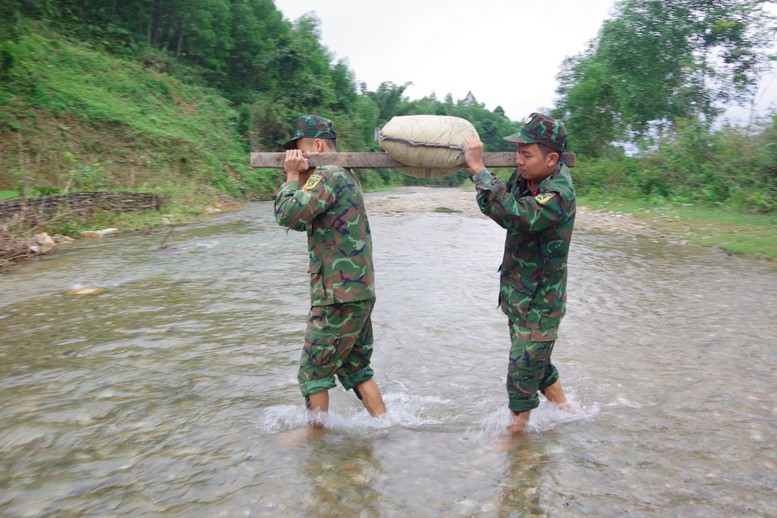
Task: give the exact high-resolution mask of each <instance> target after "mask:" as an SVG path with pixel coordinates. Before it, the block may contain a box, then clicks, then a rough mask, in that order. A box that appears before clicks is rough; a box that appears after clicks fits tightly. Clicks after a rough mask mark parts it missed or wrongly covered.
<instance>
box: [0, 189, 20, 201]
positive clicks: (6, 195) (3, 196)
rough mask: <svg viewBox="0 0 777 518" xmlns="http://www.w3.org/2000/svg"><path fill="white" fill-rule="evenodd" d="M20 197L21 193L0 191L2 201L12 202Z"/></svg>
mask: <svg viewBox="0 0 777 518" xmlns="http://www.w3.org/2000/svg"><path fill="white" fill-rule="evenodd" d="M18 196H19V191H0V200H12V199H14V198H17V197H18Z"/></svg>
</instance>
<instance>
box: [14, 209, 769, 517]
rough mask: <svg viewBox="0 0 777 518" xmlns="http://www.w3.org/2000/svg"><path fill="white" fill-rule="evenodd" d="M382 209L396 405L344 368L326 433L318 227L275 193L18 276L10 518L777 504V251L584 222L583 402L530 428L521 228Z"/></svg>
mask: <svg viewBox="0 0 777 518" xmlns="http://www.w3.org/2000/svg"><path fill="white" fill-rule="evenodd" d="M378 196H384V195H382V194H371V195H369V196H368V203H369V202H370V200H375V199H377V198H376V197H378ZM368 209H369V205H368ZM370 222H371V226H372V229H373V240H374V249H375V265H376V269H377V294H378V302H377V305H376V307H375V312H374V314H373V322H374V328H375V339H376V342H375V354H374V356H373V365H374V367H375V370H376V378H375V379H376V381H377V382H378V385H379V386H380V388H381V390H382V392H383V394H384V399H385V400H386V404H387V407H388V409H389V414H388V417H387V418H385V419H373V418H370V417H369V416H368V415H367V413H366V412H365V411H364V410H363V409H362V407H361V405H360V404H359V402H358V400H357V399H356V398H355V397H354V396H353V395H352V393H346V392H344V391H342V390H341V389H340V388H339V387H338V388H336V389H333V390H332V391H331V405H330V414H329V415H328V416H327V417H326V431H325V432H324V433H323V434H312V433H310V432H309V431H308V429H307V426H306V424H305V423H306V420H307V417H308V416H307V414H306V411H305V410H304V408H303V402H302V398H301V397H300V394H299V389H298V387H297V383H296V365H297V362H298V359H299V354H300V350H301V346H302V339H303V335H304V322H305V316H306V314H307V309H308V278H307V253H306V243H305V236H304V234H301V233H296V232H286V231H284V229H282V228H280V227H278V226H277V225H276V224H275V221H274V219H273V215H272V204H271V203H269V202H262V203H256V204H253V205H251V206H250V207H248V208H247V209H245V210H242V211H240V212H238V213H232V214H223V215H218V216H216V217H214V218H213V220H212V221H210V222H208V223H205V224H200V225H192V226H187V227H181V228H175V229H174V230H172V231H171V233H170V234H169V235H168V236H165V234H152V235H140V234H135V235H122V236H118V237H106V238H103V239H101V240H94V241H87V240H81V241H79V242H77V243H75V244H72V245H69V247H68V248H62V249H61V250H60V251H58V252H56V253H54V254H52V255H49V256H46V257H44V258H42V259H40V260H36V261H32V262H27V263H24V264H20V265H16V266H14V267H13V268H12V269H11V270H10V271H8V272H6V273H4V274H2V275H0V516H4V517H23V516H24V517H26V516H35V517H38V516H44V517H60V516H122V517H123V516H164V517H184V516H185V517H191V516H194V517H222V516H223V517H241V516H247V517H252V516H278V515H281V516H285V517H297V516H364V517H373V516H374V517H377V516H381V517H383V516H396V517H406V516H450V517H458V516H500V517H501V516H576V515H589V516H597V517H598V516H623V515H626V514H628V515H635V516H657V517H665V516H699V517H710V516H726V517H727V516H764V517H765V516H775V515H777V454H776V453H775V444H777V402H776V401H777V400H776V399H775V389H777V384H776V383H775V378H774V370H775V366H777V327H776V325H775V317H776V316H777V290H776V289H775V288H776V287H777V267H776V266H775V265H774V264H772V263H765V262H759V261H755V260H748V259H742V258H737V257H731V256H728V255H726V254H724V253H722V252H720V251H715V250H711V249H705V248H696V247H691V246H671V245H667V244H666V243H661V242H655V241H652V240H649V239H644V238H636V237H629V236H626V235H619V234H614V233H609V234H592V233H585V232H584V231H580V230H579V231H577V233H576V235H575V237H574V239H573V246H572V251H571V255H570V261H571V262H570V277H569V305H568V313H567V316H566V317H565V319H564V321H563V322H562V325H561V330H560V337H559V340H558V342H557V344H556V348H555V351H554V360H555V363H556V365H557V366H558V368H559V371H560V373H561V376H562V381H563V383H564V385H565V387H566V389H567V392H568V395H569V396H570V399H571V400H572V401H573V402H574V403H575V405H576V406H577V408H578V413H577V415H569V414H565V413H563V412H560V411H558V410H557V409H556V408H554V407H553V406H551V405H548V404H547V403H546V402H543V403H542V404H541V406H540V408H539V409H537V410H535V411H534V412H533V414H532V419H531V422H530V426H529V430H528V431H527V432H526V433H524V434H523V435H522V436H520V437H517V438H509V437H507V436H506V435H505V432H504V428H505V426H506V424H507V422H508V411H507V408H506V403H507V396H506V393H505V389H504V380H505V374H506V368H507V352H508V348H509V339H508V330H507V323H506V319H505V317H504V315H502V314H501V313H500V311H499V310H498V309H497V307H496V302H497V290H498V282H499V280H498V274H497V267H498V265H499V262H500V260H501V254H502V246H503V239H504V235H503V231H502V230H501V229H500V228H499V227H498V226H497V225H496V224H494V223H493V222H491V221H489V220H487V219H485V218H478V217H467V216H464V215H461V214H456V213H445V212H440V213H426V214H399V215H388V214H376V213H371V216H370ZM163 241H164V246H160V245H162V242H163ZM80 287H99V288H103V289H105V291H104V292H103V293H100V294H97V295H92V296H81V297H75V296H70V295H68V292H69V291H70V290H73V289H77V288H80Z"/></svg>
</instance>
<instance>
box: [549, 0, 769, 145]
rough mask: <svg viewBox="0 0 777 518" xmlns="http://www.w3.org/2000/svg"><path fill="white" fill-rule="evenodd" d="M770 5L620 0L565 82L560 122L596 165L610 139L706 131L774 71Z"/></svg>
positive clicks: (742, 0) (756, 0)
mask: <svg viewBox="0 0 777 518" xmlns="http://www.w3.org/2000/svg"><path fill="white" fill-rule="evenodd" d="M767 3H769V2H767V1H765V0H714V1H711V0H673V1H671V2H670V1H666V0H620V1H619V2H617V3H616V6H615V11H614V13H613V17H612V18H611V19H609V20H607V21H605V23H604V24H603V26H602V28H601V29H600V31H599V35H598V37H597V38H596V39H595V40H594V41H593V42H592V43H591V44H590V46H589V47H588V49H586V51H584V52H583V53H581V54H579V55H577V56H573V57H570V58H568V59H567V61H566V63H565V66H563V67H562V72H561V73H560V74H559V76H558V79H559V87H558V93H559V95H560V100H559V102H558V105H557V107H556V110H555V113H556V114H557V115H560V116H562V117H565V118H566V119H567V120H568V121H569V124H570V126H572V127H576V128H585V130H586V134H585V135H580V136H579V137H580V138H579V140H578V143H579V144H580V146H581V148H580V149H582V150H584V151H585V152H587V153H589V154H591V155H593V156H598V155H601V154H602V153H604V152H605V151H606V150H607V147H608V145H609V144H610V143H611V142H612V141H613V140H625V141H633V140H634V139H636V138H641V137H646V136H651V135H660V134H661V133H662V132H663V131H666V130H667V129H671V128H674V127H675V126H676V124H677V123H678V121H681V120H685V119H693V120H697V121H701V122H703V123H705V124H706V125H707V126H710V125H711V124H712V123H713V122H714V121H715V120H716V118H717V117H718V116H719V115H720V114H721V113H722V112H723V111H724V109H725V107H727V106H730V105H732V104H737V103H744V102H747V101H748V100H750V99H752V96H753V94H754V91H755V88H756V86H757V83H758V79H759V78H760V77H761V75H762V73H763V72H765V71H766V70H768V65H769V60H770V55H769V48H770V47H771V45H772V44H773V41H774V32H775V26H774V18H773V17H772V16H771V15H770V14H769V13H768V12H767V11H766V10H765V9H764V5H765V4H767Z"/></svg>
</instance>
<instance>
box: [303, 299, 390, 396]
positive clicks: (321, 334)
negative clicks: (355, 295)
mask: <svg viewBox="0 0 777 518" xmlns="http://www.w3.org/2000/svg"><path fill="white" fill-rule="evenodd" d="M374 306H375V299H370V300H363V301H359V302H347V303H342V304H332V305H329V306H313V307H312V308H310V313H308V324H307V330H306V332H305V347H304V348H303V350H302V357H301V358H300V367H299V373H298V375H297V380H298V381H299V386H300V390H301V391H302V395H303V396H304V397H308V396H310V395H311V394H315V393H317V392H321V391H323V390H327V389H330V388H332V387H334V386H335V376H337V377H338V378H339V380H340V383H341V384H342V386H343V388H344V389H346V390H350V389H352V388H354V387H356V386H358V385H361V384H362V383H364V382H365V381H367V380H369V379H371V378H372V375H373V370H372V368H371V367H370V358H371V357H372V319H371V315H372V308H373V307H374Z"/></svg>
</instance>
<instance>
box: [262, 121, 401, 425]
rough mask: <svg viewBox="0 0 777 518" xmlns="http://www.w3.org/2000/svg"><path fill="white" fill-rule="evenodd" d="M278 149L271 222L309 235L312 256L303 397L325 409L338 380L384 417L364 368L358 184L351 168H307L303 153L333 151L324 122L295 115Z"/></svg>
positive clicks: (367, 274)
mask: <svg viewBox="0 0 777 518" xmlns="http://www.w3.org/2000/svg"><path fill="white" fill-rule="evenodd" d="M283 148H284V149H286V150H287V151H286V157H285V162H284V168H285V169H286V182H285V183H284V184H283V185H281V187H280V189H279V190H278V194H277V197H276V199H275V219H276V221H277V222H278V223H279V224H280V225H282V226H284V227H288V228H290V229H293V230H298V231H305V232H307V235H308V253H309V256H310V299H311V309H310V313H309V314H308V320H307V329H306V333H305V346H304V349H303V351H302V357H301V359H300V368H299V373H298V381H299V383H300V389H301V391H302V395H303V397H305V401H306V403H307V407H308V408H309V409H310V410H313V411H319V412H326V411H327V410H328V409H329V392H328V391H329V389H330V388H332V387H334V386H335V376H337V377H338V378H339V380H340V383H341V384H342V385H343V387H344V388H345V389H346V390H350V389H353V390H354V392H355V393H356V395H357V396H358V397H359V399H361V401H362V403H363V404H364V406H365V408H366V409H367V410H368V411H369V412H370V414H372V415H380V414H384V413H385V412H386V408H385V405H384V403H383V398H382V396H381V394H380V391H379V390H378V386H377V385H376V384H375V381H374V380H373V379H372V377H373V370H372V368H371V367H370V358H371V356H372V341H373V337H372V321H371V315H372V309H373V306H374V305H375V274H374V270H373V264H372V238H371V236H370V224H369V221H368V220H367V214H366V212H365V209H364V195H363V193H362V189H361V186H360V185H359V181H358V180H357V179H356V177H355V176H354V175H353V173H352V172H351V171H350V170H348V169H343V168H342V167H338V166H322V167H316V168H310V166H309V163H308V160H307V158H305V157H304V156H303V153H324V152H328V153H334V152H336V151H337V148H336V131H335V127H334V124H332V121H330V120H329V119H325V118H323V117H318V116H316V115H304V116H302V117H299V118H298V119H297V122H296V126H295V133H294V136H293V137H292V138H291V139H290V140H288V141H287V142H286V143H285V144H284V145H283ZM300 185H302V187H300Z"/></svg>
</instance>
